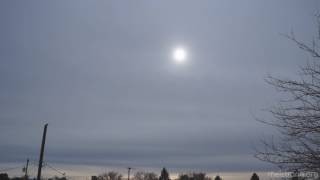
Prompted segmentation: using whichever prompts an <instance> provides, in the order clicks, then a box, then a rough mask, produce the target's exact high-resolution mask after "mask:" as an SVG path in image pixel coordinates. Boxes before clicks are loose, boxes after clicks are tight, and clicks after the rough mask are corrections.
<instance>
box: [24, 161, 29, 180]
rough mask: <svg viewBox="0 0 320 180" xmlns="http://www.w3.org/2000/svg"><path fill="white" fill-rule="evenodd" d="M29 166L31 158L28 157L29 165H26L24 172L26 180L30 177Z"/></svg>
mask: <svg viewBox="0 0 320 180" xmlns="http://www.w3.org/2000/svg"><path fill="white" fill-rule="evenodd" d="M28 166H29V159H27V165H26V167H25V169H24V172H25V174H24V177H25V179H26V180H27V179H29V178H28Z"/></svg>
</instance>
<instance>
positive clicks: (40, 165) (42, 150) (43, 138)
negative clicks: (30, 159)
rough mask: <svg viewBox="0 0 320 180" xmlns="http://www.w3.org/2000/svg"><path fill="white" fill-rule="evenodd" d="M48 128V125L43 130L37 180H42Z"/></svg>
mask: <svg viewBox="0 0 320 180" xmlns="http://www.w3.org/2000/svg"><path fill="white" fill-rule="evenodd" d="M47 127H48V123H47V124H45V125H44V129H43V135H42V143H41V150H40V158H39V166H38V176H37V180H40V179H41V169H42V163H43V153H44V145H45V144H46V135H47Z"/></svg>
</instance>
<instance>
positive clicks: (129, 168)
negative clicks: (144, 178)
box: [128, 167, 132, 180]
mask: <svg viewBox="0 0 320 180" xmlns="http://www.w3.org/2000/svg"><path fill="white" fill-rule="evenodd" d="M131 169H132V168H131V167H128V180H130V170H131Z"/></svg>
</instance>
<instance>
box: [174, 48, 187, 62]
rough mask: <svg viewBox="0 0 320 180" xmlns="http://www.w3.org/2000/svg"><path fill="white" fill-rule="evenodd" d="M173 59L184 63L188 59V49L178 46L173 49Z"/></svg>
mask: <svg viewBox="0 0 320 180" xmlns="http://www.w3.org/2000/svg"><path fill="white" fill-rule="evenodd" d="M173 59H174V61H175V62H177V63H183V62H185V61H186V59H187V51H186V50H185V49H184V48H181V47H178V48H175V49H174V50H173Z"/></svg>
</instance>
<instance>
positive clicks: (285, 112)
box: [256, 16, 320, 172]
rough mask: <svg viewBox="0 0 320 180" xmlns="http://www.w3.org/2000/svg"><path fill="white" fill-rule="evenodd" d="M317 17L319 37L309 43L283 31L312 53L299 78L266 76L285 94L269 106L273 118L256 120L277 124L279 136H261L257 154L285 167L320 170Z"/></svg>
mask: <svg viewBox="0 0 320 180" xmlns="http://www.w3.org/2000/svg"><path fill="white" fill-rule="evenodd" d="M317 20H318V24H319V26H318V35H317V36H318V37H317V38H315V40H314V41H313V42H312V44H311V45H307V44H306V43H304V42H301V41H299V40H297V39H296V38H295V36H294V34H293V33H292V34H291V35H286V37H287V38H288V39H290V40H292V41H293V42H294V43H295V44H296V45H297V46H298V47H299V48H300V49H302V50H303V51H304V52H307V53H308V54H309V55H311V57H312V60H311V61H309V62H307V63H306V64H305V66H303V67H301V69H300V78H298V79H281V78H276V77H273V76H270V77H268V78H267V82H268V83H269V84H271V85H272V86H274V87H275V88H276V89H277V90H279V91H280V92H283V93H285V94H286V98H285V99H283V100H281V101H280V102H279V104H278V105H277V106H275V107H273V108H272V109H271V110H270V112H271V114H272V115H273V117H274V118H273V119H272V120H259V121H262V122H263V123H265V124H268V125H271V126H274V127H276V128H277V129H278V130H279V132H280V137H277V138H276V140H274V139H272V140H269V141H267V140H263V141H262V143H263V145H264V149H262V150H261V149H260V150H258V151H257V154H256V157H257V158H258V159H260V160H263V161H267V162H271V163H273V164H276V165H278V166H279V167H280V168H282V169H286V170H299V171H315V172H320V54H319V51H320V47H319V42H320V23H319V22H320V16H317Z"/></svg>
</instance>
